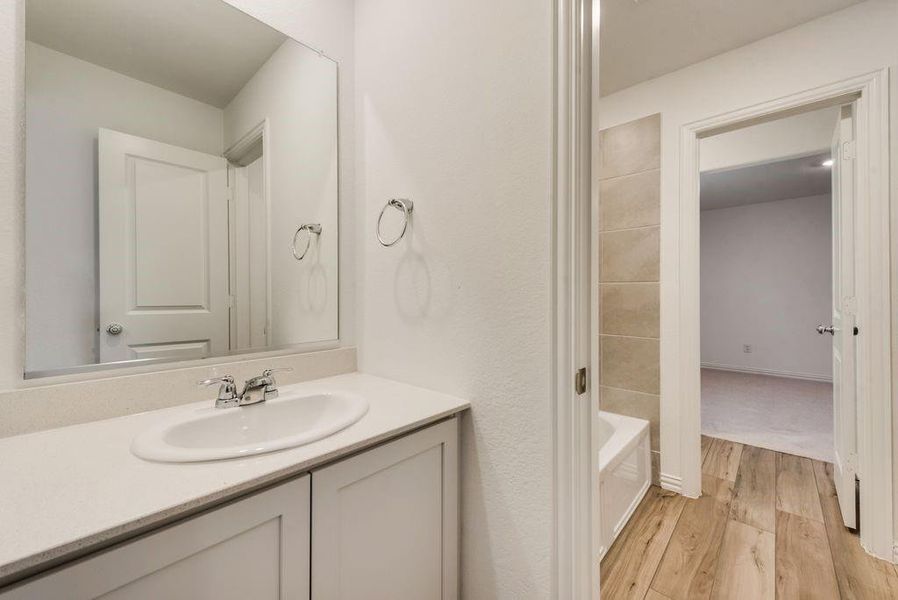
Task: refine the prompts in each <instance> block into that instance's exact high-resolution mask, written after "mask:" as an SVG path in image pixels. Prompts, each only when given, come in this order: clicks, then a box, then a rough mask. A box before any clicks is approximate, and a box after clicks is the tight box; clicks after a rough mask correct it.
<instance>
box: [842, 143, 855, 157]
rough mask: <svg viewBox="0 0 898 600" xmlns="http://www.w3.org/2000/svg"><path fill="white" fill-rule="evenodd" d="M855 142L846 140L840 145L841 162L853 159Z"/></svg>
mask: <svg viewBox="0 0 898 600" xmlns="http://www.w3.org/2000/svg"><path fill="white" fill-rule="evenodd" d="M855 145H856V144H855V142H854V140H848V141H846V142H843V143H842V159H843V160H853V159H854V157H855Z"/></svg>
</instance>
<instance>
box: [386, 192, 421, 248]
mask: <svg viewBox="0 0 898 600" xmlns="http://www.w3.org/2000/svg"><path fill="white" fill-rule="evenodd" d="M390 206H392V207H393V208H395V209H397V210H401V211H402V215H403V217H404V220H403V222H402V231H400V232H399V235H398V236H397V237H396V239H395V240H393V241H392V242H388V241H386V240H385V239H384V237H383V235H381V233H380V222H381V221H383V218H384V213H385V212H386V211H387V208H389V207H390ZM414 207H415V203H414V202H412V201H411V200H408V199H406V198H393V199H391V200H390V201H389V202H387V203H386V205H384V207H383V208H382V209H381V210H380V216H379V217H377V241H378V242H380V244H381V246H384V247H387V248H389V247H390V246H392V245H393V244H395V243H396V242H398V241H399V240H401V239H402V238H403V237H405V230H406V229H408V222H409V221H410V220H411V218H412V210H413V209H414Z"/></svg>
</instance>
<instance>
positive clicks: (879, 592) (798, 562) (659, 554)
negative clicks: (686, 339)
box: [602, 438, 898, 600]
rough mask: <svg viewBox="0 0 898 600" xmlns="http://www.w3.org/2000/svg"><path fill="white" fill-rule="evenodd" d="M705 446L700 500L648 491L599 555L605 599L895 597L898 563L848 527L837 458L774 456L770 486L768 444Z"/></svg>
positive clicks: (709, 441)
mask: <svg viewBox="0 0 898 600" xmlns="http://www.w3.org/2000/svg"><path fill="white" fill-rule="evenodd" d="M702 451H703V456H704V460H703V472H704V474H703V476H702V492H703V497H702V498H701V499H698V500H691V499H687V498H683V497H681V496H677V495H675V494H672V493H670V492H666V491H663V490H661V489H660V488H657V487H653V488H651V489H650V490H649V492H648V494H647V495H646V498H645V500H643V502H642V504H640V506H639V508H638V509H637V511H636V513H635V514H634V515H633V517H632V518H631V520H630V523H628V525H627V526H626V527H625V528H624V531H623V532H621V534H620V536H619V538H618V540H617V542H615V544H614V545H613V546H612V547H611V549H610V550H609V552H608V554H607V555H606V556H605V559H604V560H603V561H602V598H603V600H609V599H610V600H616V599H618V598H628V599H629V598H634V599H640V600H641V599H646V600H680V599H681V598H693V597H704V598H707V597H709V595H710V597H712V598H727V599H731V598H735V599H742V598H746V599H748V598H750V599H752V600H755V599H756V598H761V599H763V598H773V597H774V595H775V596H776V597H777V598H782V599H786V598H788V599H791V598H798V599H801V598H814V599H815V600H816V599H817V598H821V599H824V600H825V599H827V598H836V597H839V596H841V598H844V599H845V600H854V599H863V600H867V599H874V600H877V599H880V598H882V599H886V598H898V570H896V568H895V566H894V565H892V564H890V563H887V562H885V561H881V560H877V559H875V558H873V557H871V556H869V555H868V554H866V552H864V550H863V549H862V548H861V546H860V543H859V541H858V538H857V536H856V535H854V534H852V533H851V532H850V531H848V530H847V529H845V528H844V527H843V525H842V517H841V513H840V512H839V504H838V499H837V498H836V495H835V488H834V486H833V483H832V465H829V464H827V463H821V462H817V461H809V460H808V459H801V458H799V457H795V456H789V455H782V454H779V453H774V458H773V462H774V467H773V472H774V473H773V480H774V482H775V484H774V485H773V486H772V487H773V488H774V490H773V491H772V492H771V490H770V488H771V485H770V478H771V476H770V470H771V468H770V460H771V459H770V454H769V452H770V451H765V450H760V449H758V448H753V447H751V446H745V447H744V448H743V447H742V446H741V445H739V444H734V443H732V442H727V441H724V440H716V439H713V438H703V439H702ZM733 461H735V466H734V464H733ZM809 465H810V467H809ZM808 472H810V477H808ZM714 473H717V474H718V475H714ZM720 475H723V477H721V476H720ZM809 482H810V484H812V487H811V485H810V484H809ZM809 490H812V491H813V494H812V495H813V496H814V497H815V498H816V511H815V509H814V506H815V505H814V502H813V501H812V500H811V498H810V496H811V494H809V493H808V492H809ZM771 494H773V498H772V500H771ZM727 505H729V508H728V509H727V510H726V511H724V513H723V514H724V515H726V516H725V517H724V518H725V528H724V529H723V531H722V533H720V524H719V523H720V522H721V510H720V508H719V507H720V506H727ZM771 505H772V506H773V507H774V508H773V511H772V514H773V519H774V526H772V527H771V526H770V521H769V519H770V514H771V509H770V508H769V507H770V506H771ZM783 509H785V510H783ZM777 511H778V512H777ZM808 515H812V516H808ZM768 527H769V528H770V530H768ZM714 539H717V540H718V541H717V542H716V544H715V543H714V542H713V540H714ZM709 579H710V580H712V581H713V585H712V586H711V587H710V588H709V586H708V581H709ZM834 580H835V586H837V587H838V595H837V594H836V592H835V588H834Z"/></svg>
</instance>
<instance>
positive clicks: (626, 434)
mask: <svg viewBox="0 0 898 600" xmlns="http://www.w3.org/2000/svg"><path fill="white" fill-rule="evenodd" d="M599 417H600V418H603V419H605V420H607V421H608V422H609V423H611V425H612V426H613V427H614V433H613V434H612V435H611V438H610V439H608V440H607V441H606V442H605V443H604V444H603V445H602V447H601V448H599V478H600V479H601V476H602V473H605V472H606V471H608V470H610V469H614V468H615V467H616V466H617V465H619V464H620V463H621V462H622V461H623V460H624V459H625V458H626V457H627V456H629V454H630V452H632V451H633V450H634V449H635V448H636V446H638V445H639V442H640V441H641V440H642V439H643V437H644V436H648V435H649V422H648V421H646V420H645V419H639V418H637V417H627V416H625V415H619V414H616V413H609V412H604V411H599ZM649 441H650V442H651V440H649Z"/></svg>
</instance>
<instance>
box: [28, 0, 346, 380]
mask: <svg viewBox="0 0 898 600" xmlns="http://www.w3.org/2000/svg"><path fill="white" fill-rule="evenodd" d="M25 69H26V88H25V89H26V98H25V101H26V190H27V192H26V206H25V210H26V361H25V363H26V377H35V376H40V375H49V374H57V373H65V372H72V371H79V370H89V369H96V368H97V366H96V365H101V368H106V367H108V366H113V365H132V364H146V363H148V362H152V361H157V362H164V361H171V360H189V359H196V358H204V357H213V356H222V355H227V354H237V353H244V352H249V351H257V350H264V349H272V348H280V347H285V346H293V345H297V344H304V343H309V342H323V341H329V340H335V339H337V335H338V332H337V326H338V325H337V323H338V315H337V311H338V304H339V302H338V297H337V296H338V251H337V250H338V211H337V199H338V198H337V195H338V152H337V145H338V144H337V64H336V63H335V62H334V61H333V60H331V59H330V58H328V57H326V56H323V55H321V54H319V53H318V52H316V51H314V50H311V49H310V48H308V47H306V46H304V45H302V44H301V43H299V42H297V41H295V40H293V39H290V38H288V37H287V36H285V35H284V34H282V33H280V32H278V31H276V30H274V29H272V28H270V27H269V26H267V25H265V24H263V23H261V22H259V21H257V20H256V19H254V18H252V17H250V16H249V15H247V14H245V13H243V12H241V11H239V10H237V9H236V8H234V7H232V6H230V5H228V4H226V3H225V2H223V1H222V0H152V1H151V2H148V1H146V0H79V1H78V2H71V1H70V0H27V2H26V49H25ZM137 361H139V362H137Z"/></svg>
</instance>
